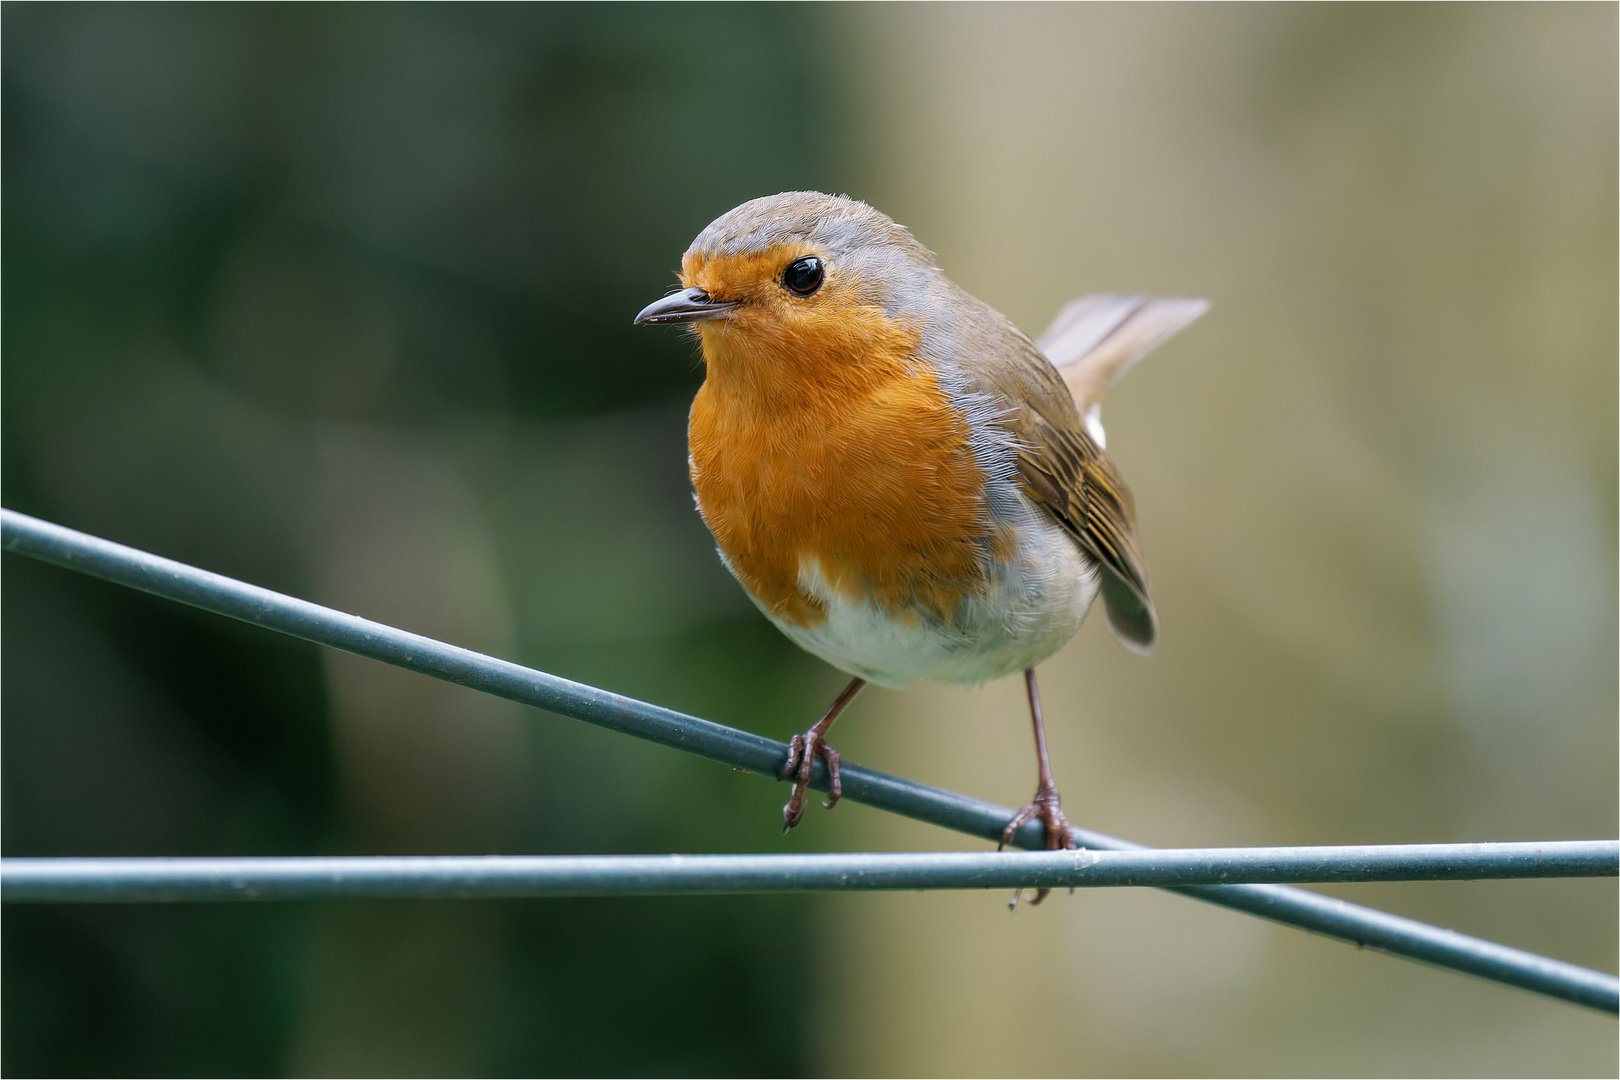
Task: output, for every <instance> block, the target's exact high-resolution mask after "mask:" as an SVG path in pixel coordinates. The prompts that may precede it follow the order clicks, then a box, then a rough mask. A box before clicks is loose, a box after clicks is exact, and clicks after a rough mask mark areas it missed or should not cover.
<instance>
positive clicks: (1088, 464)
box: [1018, 409, 1159, 653]
mask: <svg viewBox="0 0 1620 1080" xmlns="http://www.w3.org/2000/svg"><path fill="white" fill-rule="evenodd" d="M1019 427H1020V429H1021V430H1020V435H1022V436H1023V439H1024V444H1023V446H1022V447H1021V448H1020V450H1019V452H1018V474H1019V476H1020V477H1022V479H1023V481H1024V484H1025V486H1026V488H1027V489H1028V491H1029V493H1030V494H1031V495H1032V496H1033V497H1034V498H1036V499H1038V500H1039V501H1040V502H1041V503H1042V504H1044V505H1045V506H1046V508H1047V509H1048V510H1050V511H1051V512H1052V515H1053V516H1054V517H1056V518H1057V519H1058V521H1060V522H1061V523H1062V524H1063V527H1064V528H1065V529H1067V530H1068V532H1069V534H1070V535H1071V536H1073V537H1074V538H1075V540H1076V541H1078V542H1079V544H1080V546H1081V547H1082V548H1083V549H1084V550H1085V551H1086V552H1087V553H1088V554H1089V555H1091V556H1092V557H1093V558H1094V559H1096V560H1097V561H1098V562H1099V563H1100V564H1101V565H1102V570H1103V582H1102V597H1103V604H1104V606H1105V608H1106V610H1107V612H1108V626H1109V629H1111V630H1112V631H1113V632H1114V636H1115V637H1116V638H1118V639H1119V641H1120V643H1121V644H1123V645H1125V646H1126V647H1127V648H1130V649H1132V650H1133V651H1135V652H1140V653H1147V652H1150V651H1151V650H1152V648H1153V645H1154V642H1155V641H1156V640H1157V639H1158V633H1159V631H1158V618H1157V616H1156V615H1155V613H1154V611H1153V600H1152V594H1151V591H1150V589H1149V586H1148V578H1147V567H1146V562H1145V560H1144V559H1143V557H1142V546H1141V541H1140V540H1138V539H1137V534H1136V506H1135V503H1134V502H1133V501H1132V499H1131V492H1130V489H1129V488H1127V487H1126V486H1125V481H1124V480H1122V479H1121V478H1120V475H1119V471H1118V470H1117V469H1115V468H1114V463H1113V462H1111V461H1109V460H1108V456H1107V455H1106V454H1104V453H1103V451H1102V450H1101V449H1100V448H1099V447H1098V446H1097V444H1096V443H1095V442H1093V441H1092V440H1091V437H1090V436H1089V435H1087V434H1086V432H1085V430H1084V429H1083V428H1080V427H1069V426H1068V425H1063V426H1059V425H1056V424H1053V423H1052V422H1051V421H1050V420H1048V419H1047V417H1045V416H1043V415H1041V414H1040V413H1039V412H1037V411H1035V410H1034V409H1031V410H1029V415H1028V419H1027V420H1026V421H1025V422H1024V423H1023V424H1020V425H1019Z"/></svg>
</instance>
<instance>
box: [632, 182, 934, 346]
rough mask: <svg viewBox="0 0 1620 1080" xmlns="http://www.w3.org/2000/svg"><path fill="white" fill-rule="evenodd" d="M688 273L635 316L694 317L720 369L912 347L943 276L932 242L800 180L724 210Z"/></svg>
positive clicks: (685, 262)
mask: <svg viewBox="0 0 1620 1080" xmlns="http://www.w3.org/2000/svg"><path fill="white" fill-rule="evenodd" d="M680 281H681V285H682V288H681V289H680V290H679V291H677V292H674V293H671V294H670V295H668V296H666V297H664V298H663V299H661V300H657V301H655V302H653V303H652V304H649V305H648V306H647V307H646V308H645V309H643V310H642V312H641V313H640V314H639V315H637V316H636V319H635V321H636V322H637V323H638V324H639V323H675V322H679V323H688V324H691V325H692V327H693V328H694V329H695V330H696V331H697V333H698V336H699V338H700V339H701V341H702V343H703V353H704V358H705V359H706V360H707V361H708V363H709V365H710V368H711V375H713V374H715V373H716V372H715V371H714V368H716V367H717V366H721V367H745V368H757V367H758V366H759V365H769V366H772V367H774V368H776V369H778V371H780V372H781V373H783V374H786V373H788V372H789V371H791V370H793V369H797V368H800V367H801V366H813V367H815V368H818V369H819V370H821V371H822V372H826V371H827V370H828V367H829V365H831V366H833V367H846V366H849V365H860V364H863V363H870V362H871V361H872V359H873V358H874V357H877V356H882V355H885V354H890V353H893V352H895V351H897V350H904V351H908V352H909V351H910V349H911V348H913V347H914V346H915V342H916V340H917V337H918V334H919V332H920V331H919V328H920V325H921V323H922V321H923V320H924V319H925V318H926V314H927V308H928V306H929V298H930V297H931V296H933V295H935V293H936V292H937V290H938V288H939V286H940V284H941V283H942V282H943V281H944V278H943V276H942V275H941V274H940V271H939V268H938V267H937V266H936V265H935V263H934V257H933V255H932V254H931V253H930V252H929V251H928V249H926V248H924V247H923V246H922V245H921V244H919V243H917V241H916V240H915V239H913V238H912V236H911V233H909V232H907V231H906V229H905V228H903V227H902V226H900V225H897V224H895V223H894V221H893V220H891V219H890V218H888V217H887V216H885V215H883V214H880V213H878V212H877V211H876V210H873V209H872V208H871V207H870V206H867V205H866V204H865V203H862V202H857V201H855V200H854V199H849V198H845V197H843V196H835V195H823V194H820V193H818V192H810V191H790V192H786V193H784V194H781V195H771V196H767V197H765V198H762V199H754V200H753V201H751V202H746V203H743V204H742V205H741V206H739V207H737V208H736V209H735V210H732V211H730V212H729V213H727V214H724V215H722V216H721V217H720V218H718V219H716V220H715V221H714V223H713V224H711V225H710V226H709V227H708V228H706V229H704V230H703V231H702V232H701V233H699V234H698V237H697V239H696V240H694V241H693V242H692V246H691V247H690V248H688V249H687V252H686V254H685V255H684V256H683V257H682V258H681V275H680ZM907 342H909V345H907V344H906V343H907Z"/></svg>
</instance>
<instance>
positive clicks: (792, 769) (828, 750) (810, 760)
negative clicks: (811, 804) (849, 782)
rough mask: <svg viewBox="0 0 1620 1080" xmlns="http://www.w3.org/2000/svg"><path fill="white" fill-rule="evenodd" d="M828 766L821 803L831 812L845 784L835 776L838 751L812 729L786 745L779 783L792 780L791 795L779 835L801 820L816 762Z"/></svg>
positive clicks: (783, 808)
mask: <svg viewBox="0 0 1620 1080" xmlns="http://www.w3.org/2000/svg"><path fill="white" fill-rule="evenodd" d="M818 757H819V758H821V760H823V761H825V762H826V763H827V780H828V783H827V801H826V802H824V803H822V805H823V806H825V807H826V808H827V809H829V810H831V809H832V808H833V807H834V806H837V805H838V800H839V798H841V797H842V796H843V794H844V781H843V778H842V777H841V776H839V774H838V763H839V757H838V751H836V750H834V749H833V748H832V747H830V746H828V745H827V741H826V740H825V739H823V738H822V737H821V733H820V732H818V731H816V730H815V729H814V728H811V729H810V730H809V731H807V732H805V733H804V734H803V735H795V736H793V740H792V741H791V742H790V743H788V761H787V765H786V767H785V768H783V770H782V772H781V774H780V775H779V776H778V777H777V779H779V780H786V779H787V778H788V777H790V776H791V777H792V778H793V795H792V797H790V798H789V799H788V801H787V805H786V806H783V807H782V831H783V832H784V833H785V832H787V831H788V830H789V829H791V828H793V827H794V826H795V825H797V824H798V823H799V819H800V818H801V817H803V816H804V802H805V798H806V797H807V796H808V794H809V792H810V775H811V773H812V772H814V770H815V766H816V758H818Z"/></svg>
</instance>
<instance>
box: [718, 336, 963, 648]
mask: <svg viewBox="0 0 1620 1080" xmlns="http://www.w3.org/2000/svg"><path fill="white" fill-rule="evenodd" d="M841 389H847V388H841ZM760 404H761V403H760V402H758V401H748V400H739V395H736V394H732V393H728V392H727V390H726V388H725V387H724V386H723V385H720V386H717V385H715V383H714V381H713V380H711V381H710V382H708V383H706V384H705V385H704V387H703V389H702V390H701V391H700V392H699V394H698V397H697V400H696V401H695V402H694V403H693V407H692V422H691V430H690V444H691V466H692V484H693V487H694V489H695V491H696V492H697V499H698V507H699V509H700V510H701V511H702V513H703V517H704V520H705V521H706V522H707V523H708V525H709V528H710V530H711V531H713V533H714V536H715V540H716V541H717V542H718V544H719V546H720V550H721V553H722V554H723V555H724V556H725V558H726V561H727V564H728V565H729V566H730V567H731V569H732V571H733V572H734V573H735V574H736V575H737V577H738V578H739V579H740V580H741V581H742V583H743V585H744V586H745V587H747V589H748V590H749V592H750V593H752V594H753V596H754V597H755V599H756V600H758V601H759V603H760V604H761V605H762V606H763V607H765V608H766V610H767V611H768V612H769V613H770V614H771V615H772V616H773V617H774V618H776V619H777V620H779V621H784V622H788V623H791V624H794V625H797V626H800V627H805V628H809V627H812V626H814V625H816V624H818V623H820V622H822V621H823V620H824V619H825V617H826V614H827V612H826V607H827V598H826V595H825V594H826V593H827V592H828V591H829V590H830V591H832V592H834V593H836V594H838V595H839V596H842V597H845V598H847V599H848V600H850V601H852V602H864V603H868V604H872V605H874V606H876V607H879V608H882V609H884V610H887V611H892V612H894V613H896V614H897V615H899V616H905V615H908V614H909V613H911V612H916V613H918V614H929V615H933V616H935V617H939V618H948V617H949V616H950V614H951V612H952V611H953V610H954V609H955V608H956V607H957V606H958V605H959V604H960V602H961V600H962V598H963V596H964V595H966V594H968V593H970V592H972V591H974V590H976V589H978V588H980V587H981V586H982V585H983V582H984V562H985V556H986V554H987V552H988V550H989V548H990V547H992V546H993V538H994V534H995V524H994V522H993V521H992V520H991V517H990V515H989V512H988V509H987V506H986V502H985V491H984V476H983V472H982V470H981V469H980V467H979V465H978V463H977V462H976V461H975V460H974V457H973V454H972V450H971V447H970V444H969V430H968V425H967V421H966V419H965V418H964V417H962V416H961V415H960V414H959V413H958V412H957V411H956V410H954V409H953V408H952V407H951V404H950V402H949V401H948V400H947V399H946V398H945V395H944V394H943V393H941V391H940V389H939V386H938V384H937V382H936V380H935V379H934V378H933V376H932V375H931V374H930V373H928V372H927V371H926V370H924V369H920V368H913V369H912V370H909V371H905V372H903V373H899V374H898V375H897V377H893V378H885V379H881V380H873V381H872V383H871V385H868V386H866V387H864V388H862V390H861V392H858V393H817V392H816V388H815V387H813V386H812V387H806V386H804V385H802V384H799V385H796V386H794V387H792V388H791V389H790V390H789V391H788V393H786V394H784V395H783V396H781V397H778V398H777V399H775V400H773V401H771V402H770V403H769V406H768V408H763V409H762V408H761V407H760Z"/></svg>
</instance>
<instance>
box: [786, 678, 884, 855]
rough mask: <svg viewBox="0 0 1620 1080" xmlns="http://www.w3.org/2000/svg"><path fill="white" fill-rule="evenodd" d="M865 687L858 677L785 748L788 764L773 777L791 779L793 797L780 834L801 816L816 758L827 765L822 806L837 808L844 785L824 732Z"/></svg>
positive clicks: (796, 822) (835, 758) (836, 754)
mask: <svg viewBox="0 0 1620 1080" xmlns="http://www.w3.org/2000/svg"><path fill="white" fill-rule="evenodd" d="M865 685H866V680H865V679H862V678H860V677H858V676H857V677H856V678H855V679H854V680H852V681H851V682H850V684H849V685H848V686H846V687H844V692H843V693H842V694H839V695H838V700H837V701H835V702H833V703H832V708H830V709H828V710H827V715H826V716H823V717H822V718H821V719H820V720H817V721H816V724H815V726H814V727H812V728H811V729H810V730H809V731H807V732H805V733H804V734H803V735H795V736H793V741H792V742H791V743H789V744H788V759H787V764H786V765H784V766H783V767H782V771H781V772H780V773H778V774H777V777H776V778H777V779H778V780H786V779H787V778H788V777H790V776H791V777H793V797H792V798H790V799H788V802H787V805H786V806H784V807H782V831H783V832H787V831H788V830H789V829H791V828H793V826H795V825H797V824H798V823H799V818H801V817H802V816H804V800H805V796H806V794H808V792H809V791H810V773H811V771H812V770H813V769H814V768H815V766H816V758H818V757H819V758H821V759H822V760H823V761H825V762H826V763H827V801H826V803H825V804H824V805H825V806H826V807H827V809H829V810H831V809H832V808H833V807H834V806H836V805H837V804H838V797H839V796H840V795H842V794H843V793H844V784H843V781H842V780H840V779H839V776H838V751H836V750H834V749H833V748H832V747H830V746H828V745H827V739H826V735H827V729H828V728H830V727H832V725H833V721H834V720H836V719H838V714H839V713H841V712H843V711H844V709H845V708H847V707H848V705H849V703H850V702H852V701H854V700H855V695H856V694H858V693H860V692H861V688H862V687H864V686H865Z"/></svg>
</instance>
